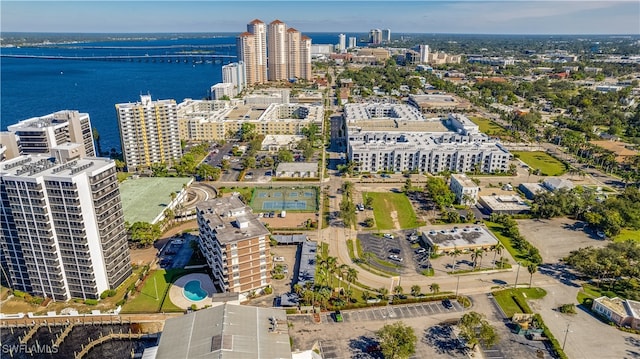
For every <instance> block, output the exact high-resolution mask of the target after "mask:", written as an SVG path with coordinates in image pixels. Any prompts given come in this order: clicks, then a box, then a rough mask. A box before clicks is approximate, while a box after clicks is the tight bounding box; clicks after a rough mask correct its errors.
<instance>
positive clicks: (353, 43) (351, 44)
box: [349, 36, 358, 49]
mask: <svg viewBox="0 0 640 359" xmlns="http://www.w3.org/2000/svg"><path fill="white" fill-rule="evenodd" d="M357 46H358V38H357V37H355V36H350V37H349V48H350V49H353V48H355V47H357Z"/></svg>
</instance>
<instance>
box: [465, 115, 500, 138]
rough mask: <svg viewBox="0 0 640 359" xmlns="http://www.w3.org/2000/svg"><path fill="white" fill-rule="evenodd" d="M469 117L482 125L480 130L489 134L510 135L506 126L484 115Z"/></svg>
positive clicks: (479, 125)
mask: <svg viewBox="0 0 640 359" xmlns="http://www.w3.org/2000/svg"><path fill="white" fill-rule="evenodd" d="M469 119H470V120H471V121H473V123H475V124H476V125H478V127H480V132H483V133H486V134H487V135H489V136H509V133H508V132H507V131H506V130H505V129H504V127H502V126H500V125H498V124H497V123H495V122H493V121H491V120H489V119H486V118H482V117H469Z"/></svg>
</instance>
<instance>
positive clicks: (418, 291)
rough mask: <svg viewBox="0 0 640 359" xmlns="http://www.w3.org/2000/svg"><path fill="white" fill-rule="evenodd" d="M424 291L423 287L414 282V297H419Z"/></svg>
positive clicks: (412, 287) (412, 290)
mask: <svg viewBox="0 0 640 359" xmlns="http://www.w3.org/2000/svg"><path fill="white" fill-rule="evenodd" d="M421 291H422V288H420V286H419V285H417V284H414V285H412V286H411V295H412V296H414V297H416V298H417V297H419V296H421V295H422V293H420V292H421Z"/></svg>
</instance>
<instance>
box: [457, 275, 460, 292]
mask: <svg viewBox="0 0 640 359" xmlns="http://www.w3.org/2000/svg"><path fill="white" fill-rule="evenodd" d="M459 286H460V275H458V282H456V298H457V297H458V287H459Z"/></svg>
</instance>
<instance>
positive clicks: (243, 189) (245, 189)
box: [218, 186, 253, 202]
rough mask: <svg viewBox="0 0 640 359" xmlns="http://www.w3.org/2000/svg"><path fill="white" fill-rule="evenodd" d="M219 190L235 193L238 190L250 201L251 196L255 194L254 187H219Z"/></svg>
mask: <svg viewBox="0 0 640 359" xmlns="http://www.w3.org/2000/svg"><path fill="white" fill-rule="evenodd" d="M218 191H220V192H222V193H233V192H238V193H240V195H241V196H242V198H244V199H245V201H247V202H249V200H251V197H252V196H253V187H224V186H222V187H219V188H218Z"/></svg>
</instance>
